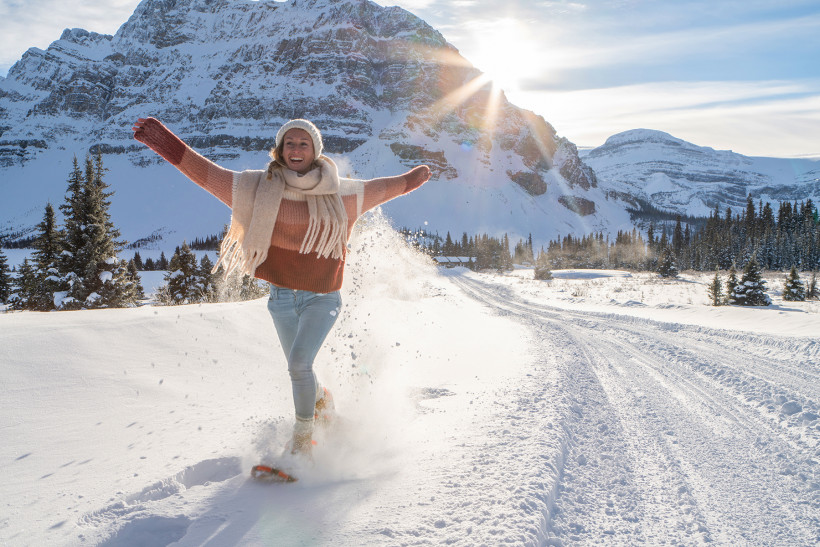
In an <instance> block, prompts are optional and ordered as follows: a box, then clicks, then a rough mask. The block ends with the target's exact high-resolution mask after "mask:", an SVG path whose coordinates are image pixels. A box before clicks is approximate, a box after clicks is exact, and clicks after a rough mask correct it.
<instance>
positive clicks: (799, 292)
mask: <svg viewBox="0 0 820 547" xmlns="http://www.w3.org/2000/svg"><path fill="white" fill-rule="evenodd" d="M805 299H806V287H805V286H803V281H801V280H800V276H799V275H798V274H797V268H795V267H794V266H792V269H791V271H789V276H788V277H787V278H786V282H785V283H784V284H783V300H788V301H803V300H805Z"/></svg>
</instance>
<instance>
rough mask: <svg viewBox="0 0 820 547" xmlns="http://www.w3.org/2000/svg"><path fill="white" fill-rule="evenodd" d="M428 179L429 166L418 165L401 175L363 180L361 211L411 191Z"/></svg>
mask: <svg viewBox="0 0 820 547" xmlns="http://www.w3.org/2000/svg"><path fill="white" fill-rule="evenodd" d="M428 180H430V168H429V167H427V166H426V165H419V166H418V167H414V168H413V169H411V170H410V171H408V172H406V173H404V174H403V175H398V176H395V177H381V178H377V179H371V180H366V181H364V199H363V203H362V211H361V212H362V213H364V212H365V211H369V210H370V209H373V208H374V207H377V206H379V205H381V204H382V203H384V202H386V201H389V200H391V199H393V198H395V197H398V196H401V195H404V194H407V193H408V192H412V191H413V190H415V189H416V188H418V187H419V186H421V185H422V184H424V183H425V182H427V181H428Z"/></svg>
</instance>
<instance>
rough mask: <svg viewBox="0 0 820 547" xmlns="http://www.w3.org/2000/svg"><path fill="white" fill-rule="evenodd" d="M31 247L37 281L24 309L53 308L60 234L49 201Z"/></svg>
mask: <svg viewBox="0 0 820 547" xmlns="http://www.w3.org/2000/svg"><path fill="white" fill-rule="evenodd" d="M33 247H34V252H33V253H32V259H33V262H34V264H33V268H34V274H35V276H36V278H37V283H36V286H35V288H34V293H33V294H32V295H31V298H30V300H29V302H28V305H27V307H26V309H30V310H37V311H49V310H53V309H54V307H55V304H54V294H55V293H57V292H59V290H60V273H59V270H58V266H59V260H60V252H61V250H62V234H60V232H59V231H58V230H57V224H56V222H55V220H54V208H53V207H52V206H51V204H50V203H49V204H47V205H46V210H45V215H44V216H43V221H42V222H41V223H40V224H38V225H37V236H36V238H35V239H34V242H33Z"/></svg>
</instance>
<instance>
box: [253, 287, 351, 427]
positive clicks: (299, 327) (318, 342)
mask: <svg viewBox="0 0 820 547" xmlns="http://www.w3.org/2000/svg"><path fill="white" fill-rule="evenodd" d="M341 308H342V297H341V295H340V294H339V291H336V292H331V293H315V292H311V291H297V290H293V289H284V288H282V287H277V286H276V285H273V284H271V286H270V298H269V299H268V311H270V314H271V317H273V324H274V325H275V326H276V333H277V334H278V335H279V342H280V343H281V344H282V349H283V350H284V352H285V357H286V358H287V360H288V372H289V373H290V381H291V384H292V387H293V406H294V408H295V410H296V418H297V419H299V420H303V421H313V412H314V405H315V404H316V398H317V396H318V394H319V391H320V390H321V385H320V384H319V380H318V379H317V378H316V374H315V373H314V372H313V361H314V359H316V354H317V353H319V348H321V347H322V343H324V341H325V338H327V335H328V333H329V332H330V329H331V328H332V327H333V324H334V323H336V319H337V318H338V317H339V312H340V311H341Z"/></svg>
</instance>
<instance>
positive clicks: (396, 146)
mask: <svg viewBox="0 0 820 547" xmlns="http://www.w3.org/2000/svg"><path fill="white" fill-rule="evenodd" d="M465 90H466V91H465ZM148 115H151V116H155V117H157V118H159V119H160V120H162V121H163V122H164V123H166V124H167V125H169V127H172V128H173V130H174V131H175V132H176V133H177V134H179V135H180V136H181V137H182V138H183V139H184V140H186V142H188V143H189V144H191V145H192V146H193V147H195V148H196V149H197V150H199V151H200V152H202V153H203V154H204V155H206V156H208V157H210V158H212V159H215V160H221V161H225V160H231V159H237V158H240V157H242V155H243V153H245V152H255V151H266V150H268V149H269V148H270V147H271V146H272V137H273V135H275V133H276V130H277V129H278V128H279V127H280V126H281V124H282V123H283V122H285V121H287V120H289V119H291V118H296V117H303V118H308V119H310V120H312V121H313V122H314V123H316V125H317V126H318V127H320V128H321V129H322V132H323V136H324V139H325V145H326V149H327V151H328V152H329V153H331V154H351V155H352V156H354V157H356V158H357V162H358V165H357V167H358V166H361V165H362V163H361V162H362V161H363V162H364V163H365V168H361V167H359V169H358V170H359V171H364V172H367V171H368V169H367V168H366V167H367V165H366V164H367V162H374V161H376V159H378V161H379V162H381V163H385V161H386V160H385V158H386V157H388V156H389V157H391V158H392V160H391V161H395V162H397V164H400V165H404V166H411V165H416V164H418V163H420V162H426V163H428V164H430V166H431V167H432V169H433V171H434V174H435V177H436V178H437V179H439V180H442V181H448V182H452V183H458V182H460V181H465V180H469V181H475V180H477V179H492V184H494V185H497V184H501V183H503V184H507V185H510V186H512V187H516V188H517V187H520V188H522V189H523V190H524V191H525V192H526V194H527V195H529V196H531V197H539V196H544V194H545V193H546V192H547V190H548V188H549V186H550V185H551V184H554V183H555V181H559V182H560V185H562V186H563V185H564V184H566V185H567V186H568V187H569V188H571V189H572V191H573V192H575V193H578V192H580V193H583V194H585V193H586V192H587V191H588V190H590V189H592V188H594V187H595V186H596V180H595V174H594V173H593V172H592V170H591V169H590V168H589V167H587V166H586V165H584V163H583V162H582V161H581V159H580V158H579V156H578V153H577V150H576V149H575V146H574V145H572V143H569V142H568V141H566V140H565V139H560V138H558V137H557V136H556V132H555V130H554V129H553V127H552V126H551V125H550V124H549V123H547V122H546V121H545V120H544V119H543V118H541V117H540V116H537V115H535V114H533V113H532V112H528V111H525V110H522V109H520V108H517V107H516V106H514V105H512V104H510V103H509V101H508V100H507V99H506V97H505V96H504V94H503V93H496V92H494V91H493V90H492V89H491V86H490V84H489V83H485V82H483V81H482V79H481V73H480V71H479V70H477V69H476V68H474V67H472V66H471V65H470V64H469V63H468V62H467V61H466V60H464V59H463V58H462V57H461V56H460V55H459V53H458V51H457V50H456V49H455V48H454V47H453V46H452V45H450V44H448V43H447V41H446V40H445V39H444V38H443V36H442V35H441V34H440V33H439V32H438V31H436V30H435V29H433V28H432V27H430V26H429V25H427V24H426V23H425V22H424V21H422V20H421V19H419V18H417V17H416V16H414V15H412V14H411V13H409V12H407V11H405V10H403V9H400V8H397V7H390V8H385V7H381V6H379V5H377V4H375V3H373V2H370V1H368V0H289V1H288V2H278V1H272V0H260V1H249V0H143V2H142V3H140V4H139V6H138V7H137V8H136V10H135V11H134V13H133V15H132V16H131V17H130V18H129V19H128V21H127V22H125V23H124V24H123V25H122V26H121V27H120V29H119V30H118V32H117V33H116V34H115V35H114V36H108V35H101V34H96V33H93V32H88V31H85V30H82V29H69V30H66V31H65V32H64V33H63V35H62V36H61V37H60V39H59V40H57V41H55V42H54V43H52V44H51V46H49V48H48V49H47V50H46V51H42V50H39V49H36V48H32V49H30V50H29V51H27V52H26V53H25V54H24V55H23V57H22V59H21V60H20V61H19V62H17V63H16V64H15V65H14V66H13V67H12V69H11V70H10V72H9V74H8V76H7V77H6V78H5V79H0V170H2V169H3V168H20V167H22V168H23V173H25V168H26V166H27V165H28V164H29V163H30V162H34V161H35V160H38V158H42V157H44V156H46V155H48V154H49V152H50V151H53V150H55V149H69V148H73V149H75V150H77V148H78V145H81V146H84V147H85V148H84V149H82V150H78V152H77V153H79V154H83V153H84V151H85V150H87V149H88V148H89V147H92V148H93V149H94V150H100V151H102V152H104V153H107V154H118V155H123V154H124V155H125V156H126V157H128V158H129V159H130V161H131V163H132V164H133V165H137V166H143V165H146V162H149V163H150V162H151V161H153V159H150V157H149V158H148V159H146V158H147V157H146V155H145V151H144V149H143V148H142V146H141V145H139V144H138V143H136V142H134V141H133V140H132V139H131V131H130V127H131V125H132V122H133V121H134V120H135V119H136V118H137V117H145V116H148ZM374 143H375V145H377V146H375V147H374ZM365 145H366V146H365ZM364 150H368V152H367V153H365V152H364ZM454 150H455V151H457V152H458V153H454V152H453V151H454ZM356 154H359V156H361V157H362V158H364V159H359V156H356ZM386 155H387V156H386ZM387 163H388V164H389V162H387ZM476 169H480V170H481V174H480V175H479V176H477V175H476ZM499 179H500V180H499ZM3 190H4V189H3V188H2V187H0V192H2V191H3ZM556 191H557V190H556ZM565 192H566V188H564V189H563V190H561V192H560V193H561V194H563V193H565ZM601 195H602V194H599V195H598V196H597V197H596V196H586V197H585V198H584V199H588V200H593V199H600V196H601ZM554 203H555V201H554V200H553V204H554ZM1 212H2V211H0V213H1ZM467 228H468V227H465V229H467Z"/></svg>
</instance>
